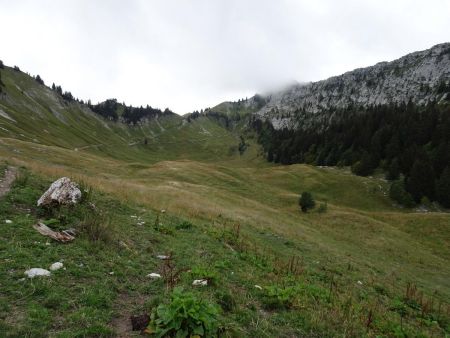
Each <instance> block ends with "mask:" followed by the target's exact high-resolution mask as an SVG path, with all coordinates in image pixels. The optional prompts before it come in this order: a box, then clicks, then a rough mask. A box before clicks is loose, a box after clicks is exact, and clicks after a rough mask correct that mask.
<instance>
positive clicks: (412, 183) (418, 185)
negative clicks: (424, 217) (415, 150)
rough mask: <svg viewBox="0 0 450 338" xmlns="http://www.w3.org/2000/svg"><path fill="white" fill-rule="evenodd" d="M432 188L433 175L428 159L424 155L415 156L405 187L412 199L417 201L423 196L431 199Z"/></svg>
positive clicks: (432, 197)
mask: <svg viewBox="0 0 450 338" xmlns="http://www.w3.org/2000/svg"><path fill="white" fill-rule="evenodd" d="M434 188H435V175H434V169H433V166H432V165H431V161H430V159H429V158H428V156H426V155H422V156H419V157H417V158H416V160H415V161H414V164H413V166H412V169H411V172H410V175H409V177H408V179H407V184H406V189H407V190H408V192H409V193H410V194H411V196H412V197H413V199H414V201H416V203H419V202H420V200H421V198H422V197H424V196H425V197H427V198H428V199H429V200H430V201H433V200H434Z"/></svg>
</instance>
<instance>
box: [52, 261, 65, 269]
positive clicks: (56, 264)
mask: <svg viewBox="0 0 450 338" xmlns="http://www.w3.org/2000/svg"><path fill="white" fill-rule="evenodd" d="M63 266H64V264H63V263H61V262H56V263H53V264H52V265H50V271H56V270H59V269H61V268H62V267H63Z"/></svg>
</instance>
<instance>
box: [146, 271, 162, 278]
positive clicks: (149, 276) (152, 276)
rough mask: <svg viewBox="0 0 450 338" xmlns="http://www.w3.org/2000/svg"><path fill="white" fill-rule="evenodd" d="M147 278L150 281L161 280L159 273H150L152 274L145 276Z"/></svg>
mask: <svg viewBox="0 0 450 338" xmlns="http://www.w3.org/2000/svg"><path fill="white" fill-rule="evenodd" d="M147 277H148V278H151V279H158V278H161V275H160V274H159V273H155V272H152V273H149V274H148V275H147Z"/></svg>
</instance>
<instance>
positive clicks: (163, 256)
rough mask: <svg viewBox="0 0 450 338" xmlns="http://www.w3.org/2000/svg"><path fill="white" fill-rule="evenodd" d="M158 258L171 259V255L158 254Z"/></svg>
mask: <svg viewBox="0 0 450 338" xmlns="http://www.w3.org/2000/svg"><path fill="white" fill-rule="evenodd" d="M156 258H158V259H162V260H164V259H169V258H170V256H165V255H158V256H156Z"/></svg>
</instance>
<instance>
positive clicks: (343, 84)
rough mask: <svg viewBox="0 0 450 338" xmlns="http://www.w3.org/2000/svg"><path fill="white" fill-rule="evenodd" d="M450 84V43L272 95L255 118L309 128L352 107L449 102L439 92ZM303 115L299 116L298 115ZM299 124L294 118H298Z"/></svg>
mask: <svg viewBox="0 0 450 338" xmlns="http://www.w3.org/2000/svg"><path fill="white" fill-rule="evenodd" d="M449 80H450V43H442V44H438V45H435V46H433V47H431V48H430V49H426V50H424V51H417V52H413V53H410V54H407V55H405V56H403V57H401V58H399V59H397V60H394V61H390V62H385V61H383V62H379V63H377V64H375V65H373V66H369V67H365V68H357V69H354V70H351V71H348V72H345V73H343V74H341V75H337V76H333V77H330V78H328V79H325V80H321V81H316V82H309V83H306V84H296V85H293V86H291V87H289V88H288V89H286V90H283V91H280V92H276V93H272V94H270V95H267V96H266V97H265V98H266V100H267V103H266V104H265V105H264V107H262V108H261V109H260V110H259V111H258V112H256V114H255V117H256V118H259V119H263V120H269V121H270V122H271V123H272V125H273V127H274V128H275V129H282V128H292V129H297V128H301V129H307V128H308V127H309V126H310V123H309V122H310V120H311V119H314V118H316V117H317V115H321V114H325V113H328V112H330V111H334V110H337V109H345V108H349V107H351V106H360V107H362V108H368V107H373V106H377V105H389V104H402V103H408V102H409V101H411V102H412V103H414V104H417V105H426V104H428V103H430V102H432V101H439V100H441V99H447V98H448V97H449V96H450V95H449V94H447V93H438V92H437V90H438V87H439V86H440V85H442V83H444V86H448V82H449ZM302 114H303V116H301V115H302ZM299 115H300V119H296V118H297V117H299Z"/></svg>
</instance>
